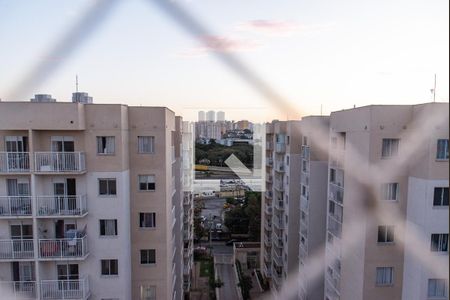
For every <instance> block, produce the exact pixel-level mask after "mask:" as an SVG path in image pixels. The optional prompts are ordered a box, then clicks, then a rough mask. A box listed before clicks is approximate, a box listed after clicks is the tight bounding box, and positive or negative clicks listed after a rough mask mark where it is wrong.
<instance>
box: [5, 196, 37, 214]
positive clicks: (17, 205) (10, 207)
mask: <svg viewBox="0 0 450 300" xmlns="http://www.w3.org/2000/svg"><path fill="white" fill-rule="evenodd" d="M20 216H31V197H30V196H0V217H20Z"/></svg>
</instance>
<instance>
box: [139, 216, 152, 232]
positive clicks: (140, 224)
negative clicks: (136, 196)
mask: <svg viewBox="0 0 450 300" xmlns="http://www.w3.org/2000/svg"><path fill="white" fill-rule="evenodd" d="M146 215H150V216H152V217H151V218H150V219H149V220H146V218H145V216H146ZM146 221H149V222H150V223H151V225H153V226H142V225H143V224H144V225H145V224H147V223H146ZM143 222H144V223H143ZM155 228H156V212H139V229H155Z"/></svg>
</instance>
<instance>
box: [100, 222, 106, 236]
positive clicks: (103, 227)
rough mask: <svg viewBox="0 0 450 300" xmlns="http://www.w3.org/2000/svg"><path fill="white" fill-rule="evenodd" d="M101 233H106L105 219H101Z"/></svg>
mask: <svg viewBox="0 0 450 300" xmlns="http://www.w3.org/2000/svg"><path fill="white" fill-rule="evenodd" d="M100 235H105V220H100Z"/></svg>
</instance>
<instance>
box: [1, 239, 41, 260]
mask: <svg viewBox="0 0 450 300" xmlns="http://www.w3.org/2000/svg"><path fill="white" fill-rule="evenodd" d="M33 258H34V248H33V240H32V239H27V240H19V239H7V240H0V260H18V259H33Z"/></svg>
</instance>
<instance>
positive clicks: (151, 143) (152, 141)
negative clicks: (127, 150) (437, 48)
mask: <svg viewBox="0 0 450 300" xmlns="http://www.w3.org/2000/svg"><path fill="white" fill-rule="evenodd" d="M137 138H138V151H137V153H138V154H155V136H154V135H138V137H137ZM146 138H148V139H149V142H148V146H149V147H150V150H149V151H148V152H147V151H143V148H144V143H142V144H141V140H142V141H144V140H145V139H146ZM141 145H142V148H141Z"/></svg>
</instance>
